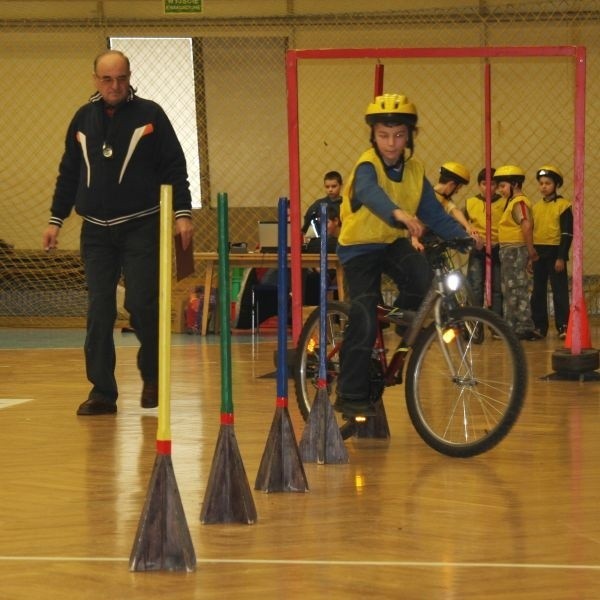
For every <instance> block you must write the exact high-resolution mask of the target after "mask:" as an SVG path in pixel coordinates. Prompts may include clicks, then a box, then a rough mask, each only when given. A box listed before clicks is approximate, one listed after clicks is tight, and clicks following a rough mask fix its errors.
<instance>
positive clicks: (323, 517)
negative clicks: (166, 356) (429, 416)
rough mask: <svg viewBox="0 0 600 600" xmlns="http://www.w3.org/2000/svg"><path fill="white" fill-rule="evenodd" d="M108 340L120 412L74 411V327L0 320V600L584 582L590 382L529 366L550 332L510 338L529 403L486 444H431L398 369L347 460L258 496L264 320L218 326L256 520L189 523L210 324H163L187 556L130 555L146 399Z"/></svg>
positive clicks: (201, 444)
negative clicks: (184, 329)
mask: <svg viewBox="0 0 600 600" xmlns="http://www.w3.org/2000/svg"><path fill="white" fill-rule="evenodd" d="M592 329H593V333H592V341H593V342H594V341H596V342H598V343H600V339H599V337H598V336H599V334H600V332H599V329H598V324H597V323H592ZM115 339H116V341H117V344H118V367H117V369H118V372H117V376H118V381H119V383H120V389H121V396H120V399H119V413H118V414H117V415H116V416H102V417H76V416H75V410H76V408H77V405H78V404H79V403H80V402H81V401H83V400H84V399H85V397H86V395H87V392H88V384H87V381H86V380H85V376H84V373H83V363H82V350H81V345H82V342H83V332H82V331H80V330H70V331H37V330H12V329H2V330H0V408H1V410H0V422H1V424H2V441H3V444H2V450H1V452H0V477H1V484H0V526H1V527H0V531H1V532H2V534H1V536H0V599H2V600H21V599H22V600H34V599H38V598H39V599H44V600H52V599H61V600H70V599H103V600H104V599H111V600H112V599H127V600H135V599H138V598H163V597H164V598H166V597H169V598H177V599H183V600H184V599H188V598H189V599H192V598H211V599H212V598H228V599H229V598H260V599H271V598H285V599H295V598H303V599H320V598H326V599H327V600H337V599H342V598H343V599H347V598H363V597H369V598H377V599H381V598H401V599H413V598H414V599H419V600H421V599H440V600H441V599H444V600H450V599H452V600H454V599H456V600H458V599H460V600H465V599H471V598H472V599H481V598H485V599H492V598H493V599H505V598H511V599H513V598H527V599H528V600H535V599H539V600H549V599H551V600H561V599H592V598H598V597H600V591H599V590H600V443H599V434H598V432H599V430H600V404H599V398H600V395H599V391H600V382H597V381H587V382H580V381H546V380H542V379H540V377H541V376H543V375H546V374H548V373H549V372H550V371H551V368H550V366H551V354H552V352H553V351H554V350H555V349H556V348H558V347H560V346H561V343H560V342H559V341H558V340H557V339H556V338H555V337H554V335H553V334H552V335H551V336H550V337H549V338H548V339H546V340H545V341H542V342H535V343H526V346H525V348H526V353H527V357H528V361H529V371H530V386H529V392H528V398H527V401H526V405H525V408H524V411H523V414H522V416H521V418H520V420H519V421H518V423H517V425H516V427H515V429H514V430H513V431H512V432H511V434H510V435H509V437H508V438H506V439H505V440H504V441H503V442H502V443H501V444H500V445H499V446H498V447H497V448H496V449H494V450H492V451H491V452H489V453H487V454H484V455H482V456H479V457H476V458H471V459H451V458H447V457H445V456H442V455H439V454H437V453H436V452H434V451H433V450H431V449H430V448H429V447H427V446H426V445H425V444H424V443H423V442H422V441H421V440H420V438H418V437H417V435H416V433H415V432H414V431H413V429H412V427H411V425H410V423H409V421H408V417H407V415H406V410H405V408H404V405H403V388H402V387H396V388H393V389H390V390H388V391H387V393H386V396H385V398H386V410H387V414H388V421H389V425H390V429H391V439H389V440H368V439H360V440H356V439H355V440H351V441H348V442H347V447H348V450H349V454H350V462H349V464H347V465H315V464H306V465H305V471H306V477H307V481H308V485H309V487H310V490H309V491H308V492H307V493H271V494H266V493H264V492H257V491H254V489H253V488H254V482H255V479H256V475H257V470H258V466H259V462H260V459H261V456H262V454H263V451H264V449H265V443H266V440H267V434H268V432H269V428H270V425H271V421H272V418H273V414H274V411H275V400H276V387H275V379H274V377H273V372H274V366H273V350H274V349H275V347H276V336H274V335H261V336H260V338H259V339H258V341H255V343H252V340H251V338H249V337H245V336H233V338H232V357H231V358H232V365H233V402H234V407H235V426H234V428H235V429H234V430H235V437H236V440H237V442H238V445H239V449H240V454H241V457H242V460H243V463H244V466H245V470H246V474H247V478H248V482H249V485H250V487H251V489H252V490H253V498H254V502H255V505H256V511H257V515H258V520H257V522H256V523H255V524H253V525H247V524H233V525H232V524H229V525H203V524H201V523H200V520H199V516H200V511H201V507H202V502H203V496H204V492H205V489H206V485H207V479H208V473H209V469H210V466H211V463H212V459H213V456H214V451H215V444H216V440H217V434H218V430H219V409H220V401H221V387H220V347H219V340H218V338H217V337H215V336H208V337H207V338H200V337H199V336H186V335H174V336H173V340H172V352H171V361H172V392H171V409H172V410H171V425H172V427H171V429H172V440H173V451H172V460H173V468H174V472H175V476H176V480H177V484H178V487H179V492H180V495H181V499H182V502H183V505H184V509H185V513H186V520H187V524H188V526H189V530H190V533H191V537H192V541H193V545H194V549H195V552H196V555H197V559H198V563H197V569H196V571H195V572H193V573H185V572H184V573H180V572H179V573H177V572H176V573H171V572H164V571H161V572H135V573H132V572H130V571H129V568H128V567H129V554H130V552H131V550H132V547H133V545H134V541H135V540H134V537H135V533H136V529H137V525H138V521H139V519H140V516H141V514H142V510H143V506H144V501H145V498H146V496H147V492H148V484H149V478H150V475H151V472H152V467H153V464H154V461H155V458H156V445H155V440H156V431H157V410H156V409H154V410H146V411H144V410H142V409H141V408H140V407H139V393H140V382H139V380H138V375H137V371H136V368H135V354H136V346H137V343H136V342H135V339H133V338H132V336H131V335H129V336H128V335H124V334H121V333H120V332H117V331H116V332H115ZM289 384H290V390H289V398H290V407H289V412H290V415H291V417H292V422H293V424H294V428H295V432H296V435H297V437H299V436H300V435H301V433H302V430H303V425H304V424H303V422H302V420H301V418H300V417H299V412H298V409H297V408H296V406H295V394H294V391H293V384H292V381H291V380H290V381H289ZM440 393H442V394H443V393H444V390H443V389H440Z"/></svg>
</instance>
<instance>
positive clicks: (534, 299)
mask: <svg viewBox="0 0 600 600" xmlns="http://www.w3.org/2000/svg"><path fill="white" fill-rule="evenodd" d="M535 248H536V250H537V251H538V255H539V259H538V260H536V261H535V262H534V263H533V291H532V292H531V318H532V319H533V323H534V325H535V327H536V329H539V330H540V332H541V333H543V334H544V335H546V333H547V332H548V326H549V322H548V281H549V282H550V287H551V288H552V303H553V305H554V324H555V326H556V330H557V331H558V332H560V331H561V330H566V328H567V324H568V323H569V278H568V275H567V268H566V264H565V269H564V271H556V269H555V268H554V264H555V262H556V257H557V255H558V246H537V245H536V247H535Z"/></svg>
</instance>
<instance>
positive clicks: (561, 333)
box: [558, 325, 567, 340]
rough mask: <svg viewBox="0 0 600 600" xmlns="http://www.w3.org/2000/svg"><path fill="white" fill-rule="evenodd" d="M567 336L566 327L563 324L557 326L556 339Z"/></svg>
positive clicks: (562, 338)
mask: <svg viewBox="0 0 600 600" xmlns="http://www.w3.org/2000/svg"><path fill="white" fill-rule="evenodd" d="M566 337H567V328H566V326H565V325H563V326H562V327H559V328H558V339H559V340H564V339H565V338H566Z"/></svg>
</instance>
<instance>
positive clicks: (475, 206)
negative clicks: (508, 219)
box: [465, 196, 505, 245]
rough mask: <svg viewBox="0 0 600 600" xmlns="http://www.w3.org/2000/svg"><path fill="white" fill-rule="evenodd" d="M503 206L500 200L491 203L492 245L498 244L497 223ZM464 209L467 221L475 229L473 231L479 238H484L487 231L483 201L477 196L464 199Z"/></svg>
mask: <svg viewBox="0 0 600 600" xmlns="http://www.w3.org/2000/svg"><path fill="white" fill-rule="evenodd" d="M504 204H505V202H504V201H503V200H502V198H499V199H498V200H495V201H494V202H492V231H491V240H492V245H494V244H497V243H498V223H499V222H500V217H501V216H502V212H503V211H504ZM465 208H466V210H467V215H468V217H469V221H470V222H471V224H472V225H473V227H474V228H475V231H477V233H478V234H479V235H481V237H483V238H485V232H486V230H487V227H486V214H485V200H482V199H481V198H478V197H477V196H471V198H467V199H466V201H465Z"/></svg>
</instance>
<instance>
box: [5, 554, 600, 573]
mask: <svg viewBox="0 0 600 600" xmlns="http://www.w3.org/2000/svg"><path fill="white" fill-rule="evenodd" d="M27 561H45V562H128V561H129V558H127V557H121V558H119V557H116V558H110V557H101V556H97V557H93V556H91V557H84V556H81V557H78V556H0V562H27ZM197 562H198V564H242V565H304V566H325V567H326V566H335V567H339V566H342V567H343V566H348V567H356V566H362V567H420V568H423V567H439V568H444V567H454V568H465V569H522V570H524V569H539V570H542V569H547V570H552V569H555V570H569V571H600V564H599V565H585V564H584V565H568V564H560V563H556V564H552V563H537V564H536V563H492V562H489V563H486V562H444V561H417V560H382V561H375V560H309V559H290V560H286V559H260V558H256V559H253V558H248V559H236V558H198V559H197Z"/></svg>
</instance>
